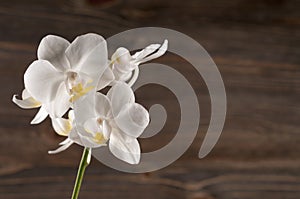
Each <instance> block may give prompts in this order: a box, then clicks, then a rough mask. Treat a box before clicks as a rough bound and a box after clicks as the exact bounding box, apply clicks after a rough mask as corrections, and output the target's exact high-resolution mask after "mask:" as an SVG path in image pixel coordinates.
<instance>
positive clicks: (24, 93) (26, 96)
mask: <svg viewBox="0 0 300 199" xmlns="http://www.w3.org/2000/svg"><path fill="white" fill-rule="evenodd" d="M29 97H31V95H30V94H29V93H28V91H27V90H26V89H23V91H22V99H26V98H29Z"/></svg>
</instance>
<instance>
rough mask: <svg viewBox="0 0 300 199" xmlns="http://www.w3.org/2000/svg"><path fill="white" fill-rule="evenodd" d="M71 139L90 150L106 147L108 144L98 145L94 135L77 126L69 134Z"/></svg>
mask: <svg viewBox="0 0 300 199" xmlns="http://www.w3.org/2000/svg"><path fill="white" fill-rule="evenodd" d="M69 138H70V139H71V140H72V141H74V142H75V143H77V144H79V145H81V146H84V147H88V148H97V147H101V146H106V143H100V144H99V143H97V142H95V140H94V135H93V134H91V133H88V132H86V131H85V129H84V128H82V127H80V126H77V127H76V128H75V129H74V130H72V131H71V132H70V134H69Z"/></svg>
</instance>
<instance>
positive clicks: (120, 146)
mask: <svg viewBox="0 0 300 199" xmlns="http://www.w3.org/2000/svg"><path fill="white" fill-rule="evenodd" d="M109 149H110V151H111V152H112V154H113V155H114V156H116V157H117V158H119V159H120V160H123V161H125V162H127V163H129V164H138V163H139V162H140V157H141V149H140V145H139V142H138V141H137V139H135V138H131V137H128V136H126V135H124V134H123V135H122V132H118V131H113V133H112V134H111V136H110V141H109Z"/></svg>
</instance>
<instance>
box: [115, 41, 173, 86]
mask: <svg viewBox="0 0 300 199" xmlns="http://www.w3.org/2000/svg"><path fill="white" fill-rule="evenodd" d="M167 48H168V40H165V41H164V43H163V44H162V45H160V44H151V45H149V46H147V47H146V48H144V49H143V50H141V51H139V52H136V53H135V54H134V55H130V52H129V50H128V49H126V48H124V47H120V48H118V49H117V50H116V51H115V53H114V54H113V55H112V57H111V61H110V68H111V69H112V72H113V74H114V76H115V82H116V81H124V82H125V81H128V80H129V79H131V80H130V81H129V82H128V84H129V85H130V86H132V85H133V84H134V82H135V81H136V80H137V77H138V74H139V68H138V66H139V65H140V64H142V63H145V62H148V61H150V60H153V59H156V58H158V57H160V56H162V55H163V54H165V52H166V51H167ZM133 71H134V74H133Z"/></svg>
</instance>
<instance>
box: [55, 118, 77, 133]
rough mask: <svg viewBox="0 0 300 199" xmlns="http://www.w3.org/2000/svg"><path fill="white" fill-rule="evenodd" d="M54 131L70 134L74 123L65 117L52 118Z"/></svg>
mask: <svg viewBox="0 0 300 199" xmlns="http://www.w3.org/2000/svg"><path fill="white" fill-rule="evenodd" d="M51 121H52V127H53V129H54V131H55V132H56V133H57V134H58V135H61V136H68V135H69V133H70V132H71V130H72V123H71V121H70V120H68V119H65V118H51Z"/></svg>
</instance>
